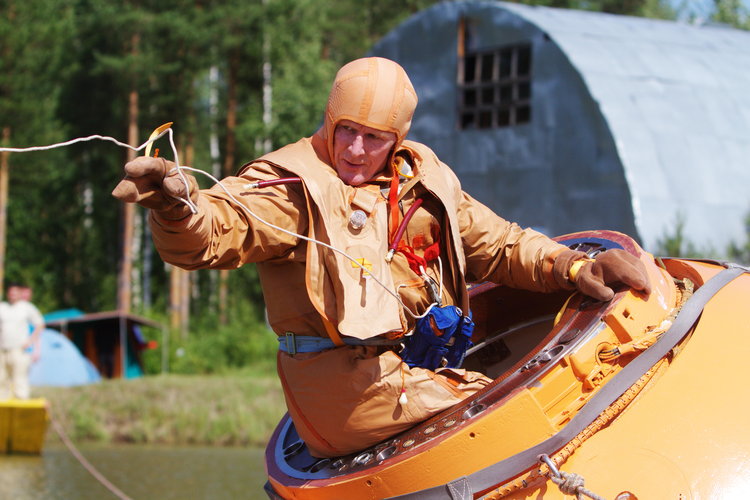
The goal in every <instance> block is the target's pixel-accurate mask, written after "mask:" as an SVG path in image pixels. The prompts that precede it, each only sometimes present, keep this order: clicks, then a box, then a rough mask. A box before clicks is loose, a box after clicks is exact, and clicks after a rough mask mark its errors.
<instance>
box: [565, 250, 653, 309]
mask: <svg viewBox="0 0 750 500" xmlns="http://www.w3.org/2000/svg"><path fill="white" fill-rule="evenodd" d="M574 283H575V286H576V288H577V289H578V290H579V291H580V292H581V293H584V294H586V295H588V296H589V297H593V298H595V299H597V300H601V301H608V300H611V299H612V297H614V295H615V292H614V290H613V289H612V287H615V286H616V285H625V286H628V287H630V288H633V289H634V290H638V291H640V292H643V293H644V294H645V295H646V296H648V295H649V294H650V293H651V284H650V283H649V280H648V273H647V271H646V266H645V265H644V264H643V262H641V260H640V259H639V258H638V257H636V256H634V255H631V254H630V253H628V252H626V251H625V250H619V249H612V250H607V251H605V252H602V253H600V254H599V255H597V256H596V258H595V260H594V261H593V262H587V263H586V264H584V265H583V267H581V269H580V270H579V271H578V273H577V274H576V276H575V279H574Z"/></svg>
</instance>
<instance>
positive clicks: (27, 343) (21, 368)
mask: <svg viewBox="0 0 750 500" xmlns="http://www.w3.org/2000/svg"><path fill="white" fill-rule="evenodd" d="M30 299H31V288H30V287H28V286H25V285H22V284H19V283H9V284H8V286H7V288H6V301H4V302H0V400H5V399H10V398H16V399H29V397H30V395H31V388H30V385H29V369H30V368H31V365H32V363H34V362H36V361H37V360H39V356H40V349H39V345H40V343H39V340H40V336H41V334H42V330H44V318H42V314H41V313H40V312H39V309H37V308H36V306H35V305H34V304H32V303H31V301H30ZM29 328H31V335H29Z"/></svg>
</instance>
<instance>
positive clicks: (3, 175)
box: [0, 126, 10, 297]
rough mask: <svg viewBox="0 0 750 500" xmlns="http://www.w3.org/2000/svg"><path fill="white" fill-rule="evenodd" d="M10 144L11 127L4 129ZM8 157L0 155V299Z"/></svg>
mask: <svg viewBox="0 0 750 500" xmlns="http://www.w3.org/2000/svg"><path fill="white" fill-rule="evenodd" d="M9 143H10V127H8V126H5V127H3V142H2V144H3V145H7V144H9ZM8 156H10V153H8V152H7V151H3V152H2V153H0V297H3V296H4V291H5V247H6V245H5V242H6V239H7V236H6V235H7V228H8V176H9V175H10V172H9V170H10V169H9V167H8Z"/></svg>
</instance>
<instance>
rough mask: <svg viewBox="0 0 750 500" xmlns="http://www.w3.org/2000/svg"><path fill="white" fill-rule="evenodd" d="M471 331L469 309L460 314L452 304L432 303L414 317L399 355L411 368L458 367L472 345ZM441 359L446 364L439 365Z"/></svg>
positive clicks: (472, 325) (472, 330)
mask: <svg viewBox="0 0 750 500" xmlns="http://www.w3.org/2000/svg"><path fill="white" fill-rule="evenodd" d="M472 333H474V322H473V321H472V320H471V312H469V315H468V316H464V315H463V314H462V313H461V309H459V308H458V307H456V306H443V307H433V308H432V309H431V310H430V311H429V312H428V313H427V315H425V316H424V317H422V318H420V319H419V320H418V321H417V326H416V328H415V329H414V333H413V334H412V335H410V336H408V337H406V343H405V347H404V349H403V350H402V351H401V353H400V354H401V358H402V359H403V360H404V362H405V363H406V364H407V365H409V367H411V368H414V367H415V366H419V367H421V368H427V369H429V370H435V369H436V368H439V367H442V366H445V367H447V368H458V367H460V366H461V363H463V361H464V357H465V356H466V350H467V349H468V348H470V347H471V346H472V343H471V335H472ZM443 359H445V361H446V362H447V364H445V365H443Z"/></svg>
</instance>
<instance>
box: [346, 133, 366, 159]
mask: <svg viewBox="0 0 750 500" xmlns="http://www.w3.org/2000/svg"><path fill="white" fill-rule="evenodd" d="M364 144H365V140H364V138H363V137H362V135H361V134H357V135H356V136H354V139H353V140H352V143H351V144H350V145H349V150H350V151H351V153H352V154H353V155H361V154H364V152H365V147H364Z"/></svg>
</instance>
